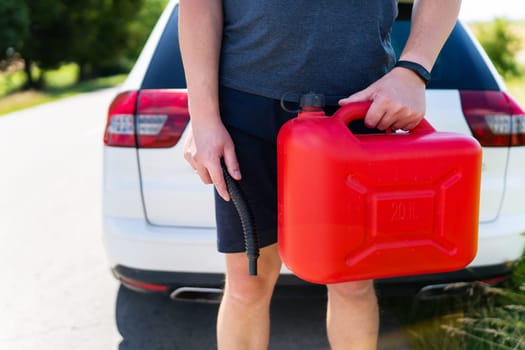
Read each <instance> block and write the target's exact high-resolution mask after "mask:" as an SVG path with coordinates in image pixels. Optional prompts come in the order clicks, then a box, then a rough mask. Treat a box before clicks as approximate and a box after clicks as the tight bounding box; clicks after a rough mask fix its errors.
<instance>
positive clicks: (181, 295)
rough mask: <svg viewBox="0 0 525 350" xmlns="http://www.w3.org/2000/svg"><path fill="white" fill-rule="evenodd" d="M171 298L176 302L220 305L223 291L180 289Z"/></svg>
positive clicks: (215, 289) (218, 289)
mask: <svg viewBox="0 0 525 350" xmlns="http://www.w3.org/2000/svg"><path fill="white" fill-rule="evenodd" d="M170 298H171V299H172V300H176V301H186V302H197V303H208V304H218V303H220V301H221V299H222V289H220V288H198V287H180V288H177V289H175V290H174V291H173V292H172V293H171V294H170Z"/></svg>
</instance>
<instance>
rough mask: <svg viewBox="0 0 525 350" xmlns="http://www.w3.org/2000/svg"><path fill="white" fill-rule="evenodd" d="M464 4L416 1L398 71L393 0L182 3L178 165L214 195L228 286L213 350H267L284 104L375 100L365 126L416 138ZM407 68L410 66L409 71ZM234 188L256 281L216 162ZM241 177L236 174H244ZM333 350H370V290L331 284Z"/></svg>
mask: <svg viewBox="0 0 525 350" xmlns="http://www.w3.org/2000/svg"><path fill="white" fill-rule="evenodd" d="M460 3H461V1H460V0H441V1H435V0H419V1H418V0H415V1H414V8H413V13H412V29H411V32H410V36H409V39H408V42H407V44H406V46H405V48H404V50H403V51H402V53H401V56H400V60H402V61H405V64H402V65H400V66H394V65H395V57H394V53H393V50H392V47H391V45H390V29H391V26H392V23H393V21H394V19H395V17H396V15H397V1H396V0H368V1H357V0H346V1H343V0H341V1H335V0H316V1H312V0H296V1H282V0H264V1H262V0H222V1H221V0H181V1H180V22H179V33H180V34H179V35H180V45H181V52H182V57H183V62H184V67H185V73H186V80H187V85H188V94H189V109H190V115H191V121H192V135H190V136H189V137H188V139H187V140H186V144H185V158H186V159H187V161H188V162H189V163H190V164H191V166H192V167H193V168H194V169H195V171H196V173H198V175H199V176H200V178H201V180H202V181H203V182H204V183H206V184H212V183H213V184H214V185H215V189H216V202H215V203H216V217H217V229H218V248H219V251H221V252H224V253H226V255H225V256H226V284H225V290H224V297H223V300H222V302H221V306H220V309H219V315H218V321H217V337H218V340H217V341H218V347H219V349H226V350H234V349H242V350H246V349H266V348H267V347H268V340H269V324H270V321H269V319H270V317H269V305H270V299H271V296H272V292H273V288H274V285H275V283H276V280H277V278H278V276H279V271H280V269H281V261H280V258H279V255H278V251H277V246H276V239H277V238H276V237H277V234H276V230H277V228H276V173H275V138H276V135H277V132H278V129H279V127H280V126H281V125H282V124H283V123H284V122H285V121H286V120H287V119H289V118H291V117H292V115H290V114H289V113H287V112H285V111H282V110H280V108H279V99H281V98H284V99H286V100H290V101H291V102H293V101H296V100H297V95H299V94H301V93H306V92H309V91H310V90H311V91H315V92H316V93H323V94H325V95H328V100H330V98H331V99H332V100H334V99H335V101H336V103H338V104H339V105H345V104H347V103H350V102H355V101H362V100H370V101H372V105H371V107H370V109H369V111H368V113H367V115H366V117H365V119H364V122H365V125H366V126H367V127H369V128H377V129H379V130H386V129H404V130H410V129H412V128H414V127H415V126H416V125H417V124H418V123H419V121H420V120H421V119H422V118H423V115H424V113H425V83H426V80H427V78H428V77H427V76H426V73H428V72H429V71H430V70H431V69H432V66H433V64H434V62H435V60H436V57H437V55H438V53H439V51H440V50H441V47H442V46H443V44H444V42H445V40H446V38H447V37H448V35H449V34H450V32H451V30H452V28H453V26H454V23H455V21H456V19H457V15H458V12H459V8H460ZM406 61H408V62H409V63H408V64H407V63H406ZM221 159H223V160H224V163H225V164H226V167H227V170H228V172H229V173H230V174H231V175H232V177H233V178H235V179H237V180H241V179H242V180H241V181H240V185H241V188H242V189H243V190H244V191H245V193H246V195H247V197H248V201H249V203H250V206H251V207H252V210H253V211H254V216H255V221H256V226H257V229H258V233H259V234H260V241H261V246H262V249H261V256H260V258H259V262H258V264H259V273H258V276H249V275H248V274H247V259H246V256H245V254H244V253H243V246H242V232H241V226H240V224H239V222H238V221H239V219H238V217H236V213H235V211H234V210H233V207H232V205H231V201H229V199H230V198H229V195H228V192H227V189H226V185H225V181H224V177H223V174H222V170H221V165H220V161H221ZM241 172H242V175H241ZM327 289H328V306H327V333H328V339H329V342H330V346H331V347H332V349H335V350H337V349H374V348H376V346H377V336H378V324H379V317H378V306H377V300H376V296H375V293H374V289H373V282H372V281H358V282H348V283H340V284H334V285H328V286H327Z"/></svg>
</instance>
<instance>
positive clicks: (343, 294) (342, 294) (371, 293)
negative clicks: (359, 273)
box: [327, 280, 375, 300]
mask: <svg viewBox="0 0 525 350" xmlns="http://www.w3.org/2000/svg"><path fill="white" fill-rule="evenodd" d="M327 288H328V295H329V296H331V297H339V298H343V299H347V300H350V299H352V300H355V299H363V298H375V290H374V282H373V281H372V280H368V281H355V282H345V283H337V284H329V285H327Z"/></svg>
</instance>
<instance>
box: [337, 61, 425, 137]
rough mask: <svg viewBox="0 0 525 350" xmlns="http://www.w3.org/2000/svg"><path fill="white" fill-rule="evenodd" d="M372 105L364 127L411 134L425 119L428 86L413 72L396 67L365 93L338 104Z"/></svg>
mask: <svg viewBox="0 0 525 350" xmlns="http://www.w3.org/2000/svg"><path fill="white" fill-rule="evenodd" d="M358 101H372V105H371V106H370V109H369V110H368V113H367V114H366V117H365V125H366V126H368V127H370V128H378V129H379V130H387V129H391V130H398V129H401V130H412V129H413V128H415V127H416V126H417V125H418V124H419V122H420V121H421V119H423V117H424V115H425V108H426V102H425V83H424V82H423V80H421V78H419V77H418V76H417V75H416V74H415V73H414V72H412V71H410V70H408V69H405V68H402V67H397V68H394V69H392V70H391V71H390V72H389V73H387V74H386V75H384V76H383V77H382V78H381V79H379V80H378V81H376V82H375V83H373V84H372V85H370V86H369V87H367V88H366V89H364V90H361V91H359V92H356V93H355V94H353V95H350V96H349V97H347V98H344V99H341V100H339V105H341V106H344V105H346V104H348V103H351V102H358Z"/></svg>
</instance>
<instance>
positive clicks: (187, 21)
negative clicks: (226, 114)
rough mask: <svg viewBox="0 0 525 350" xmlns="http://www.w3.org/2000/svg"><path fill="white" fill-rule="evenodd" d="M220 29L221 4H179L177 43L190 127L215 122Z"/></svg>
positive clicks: (194, 0) (201, 0)
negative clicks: (185, 88)
mask: <svg viewBox="0 0 525 350" xmlns="http://www.w3.org/2000/svg"><path fill="white" fill-rule="evenodd" d="M222 26H223V14H222V1H221V0H181V1H180V8H179V41H180V48H181V55H182V61H183V64H184V71H185V76H186V83H187V86H188V98H189V109H190V115H191V118H192V123H194V124H195V123H200V122H203V123H207V122H210V121H216V120H217V119H218V118H219V102H218V95H219V92H218V88H219V56H220V50H221V41H222Z"/></svg>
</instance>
